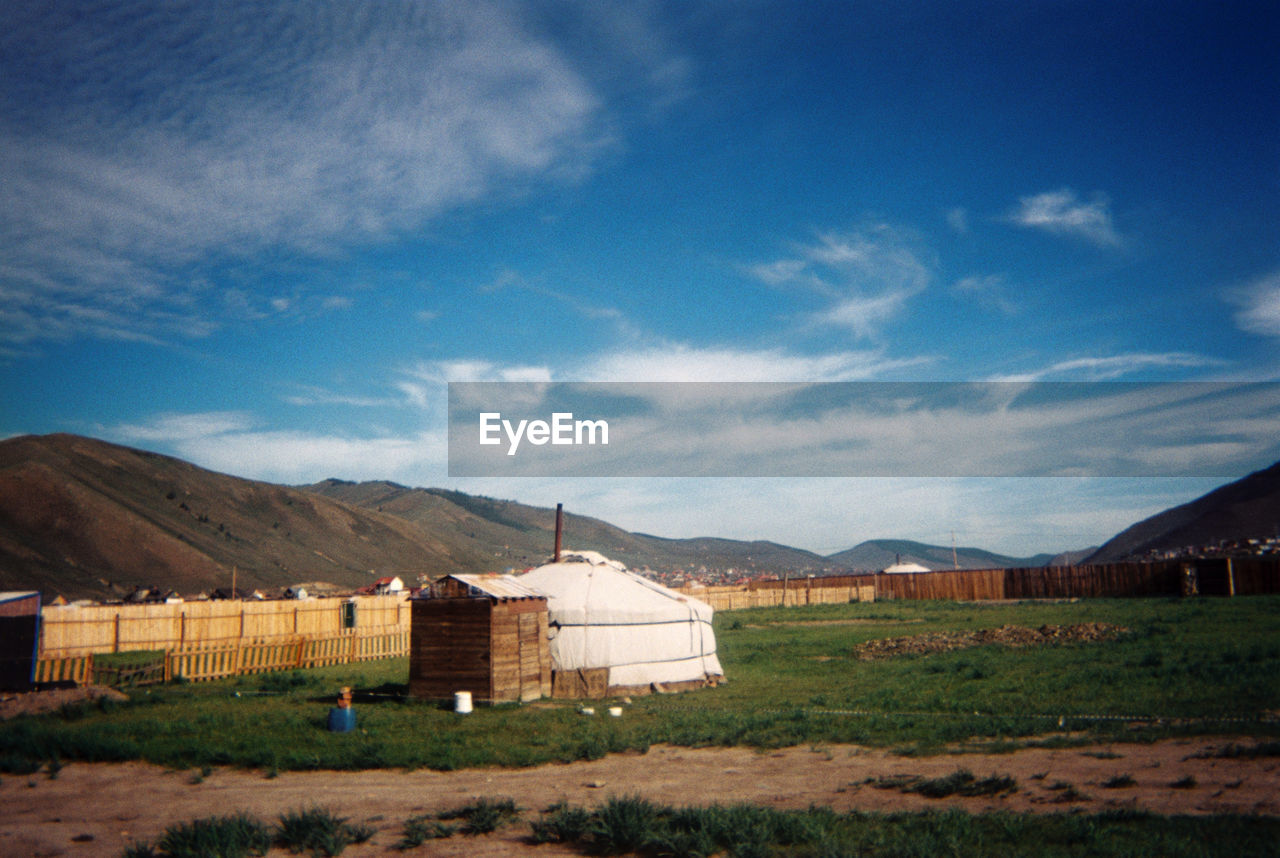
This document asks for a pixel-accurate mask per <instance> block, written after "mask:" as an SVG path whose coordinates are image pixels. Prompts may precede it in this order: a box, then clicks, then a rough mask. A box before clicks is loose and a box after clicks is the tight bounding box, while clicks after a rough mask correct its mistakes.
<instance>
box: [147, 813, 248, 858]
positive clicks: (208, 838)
mask: <svg viewBox="0 0 1280 858" xmlns="http://www.w3.org/2000/svg"><path fill="white" fill-rule="evenodd" d="M159 845H160V849H161V851H162V852H164V853H165V854H166V855H168V856H169V858H207V856H211V855H213V856H218V858H245V856H249V855H266V854H267V850H268V849H270V848H271V834H270V833H269V832H268V831H267V827H266V826H265V825H263V824H262V823H261V822H259V821H258V820H256V819H254V818H253V817H251V816H249V815H247V814H243V813H240V814H235V815H231V816H214V817H208V818H206V819H197V820H196V821H194V822H189V823H182V824H180V825H174V826H170V827H169V828H167V829H166V830H165V832H164V836H163V837H161V838H160V844H159Z"/></svg>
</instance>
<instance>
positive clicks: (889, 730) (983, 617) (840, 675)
mask: <svg viewBox="0 0 1280 858" xmlns="http://www.w3.org/2000/svg"><path fill="white" fill-rule="evenodd" d="M1084 622H1106V623H1113V624H1116V625H1119V626H1123V627H1125V628H1126V629H1128V631H1126V632H1124V633H1123V634H1122V635H1121V636H1120V637H1119V638H1118V639H1117V640H1114V641H1106V642H1096V643H1081V644H1063V645H1049V646H1039V647H1031V648H1021V649H1018V648H1006V647H1001V646H994V645H988V646H982V647H976V648H972V649H965V650H960V651H953V652H946V653H936V654H931V655H918V656H898V657H894V658H889V659H883V660H876V661H861V660H858V659H857V657H856V655H855V653H854V648H855V647H856V646H857V645H858V644H860V643H862V642H865V641H867V640H872V639H879V638H887V637H900V636H905V635H916V634H922V633H925V632H937V631H963V630H974V629H985V628H996V627H999V626H1003V625H1008V624H1013V625H1021V626H1033V627H1035V626H1040V625H1043V624H1054V625H1068V624H1074V623H1084ZM716 631H717V636H718V642H719V648H720V658H721V661H722V663H723V664H724V667H725V671H726V673H727V675H728V677H729V680H730V681H729V682H728V683H727V684H726V685H723V686H721V687H719V688H715V689H707V690H703V691H699V692H693V693H688V694H681V695H670V696H666V695H661V696H650V697H639V698H636V699H635V701H634V703H633V705H632V706H630V707H629V708H628V710H627V713H626V717H624V718H620V719H615V718H602V717H597V718H590V719H588V718H584V717H583V716H582V715H580V714H578V712H577V704H574V703H572V702H568V701H544V702H542V703H540V704H535V705H524V706H514V705H513V706H496V707H491V708H490V707H480V708H478V709H477V710H476V711H475V712H474V713H472V714H471V715H468V716H465V717H464V716H459V715H457V714H455V713H453V712H450V711H448V710H447V709H445V708H443V707H442V706H441V705H438V704H431V703H424V702H416V701H409V700H407V699H406V698H405V690H406V683H407V674H408V668H407V664H406V661H405V660H404V659H397V660H389V661H383V662H374V663H370V664H366V665H353V666H344V667H333V668H325V669H317V670H310V671H296V672H287V673H275V674H262V675H258V676H252V677H242V678H240V679H237V680H225V681H219V682H210V683H199V684H173V683H171V684H168V685H163V686H152V687H150V688H149V689H135V690H133V691H132V692H131V694H132V697H131V700H130V701H129V702H127V703H121V704H110V703H98V704H92V705H80V706H73V707H68V708H66V709H64V710H62V711H61V712H59V713H56V714H52V715H44V716H22V717H19V718H16V719H13V720H11V721H8V722H5V723H3V724H0V771H3V772H15V773H29V772H32V771H35V770H36V769H38V768H40V767H41V766H46V765H52V766H56V765H59V764H60V763H62V762H69V761H73V760H128V759H144V760H148V761H151V762H154V763H159V764H162V765H166V766H171V767H175V768H193V767H195V768H199V767H204V766H219V765H232V766H245V767H255V768H259V769H262V770H264V771H265V772H267V773H268V774H270V773H271V772H272V771H283V770H289V769H363V768H378V767H396V768H423V767H426V768H434V769H441V770H449V769H456V768H462V767H470V766H479V765H493V764H499V765H517V766H523V765H533V764H537V763H542V762H548V761H570V760H577V759H595V758H598V757H601V756H603V755H604V754H606V753H609V752H611V751H621V750H628V749H643V748H646V747H648V746H649V745H650V744H654V743H658V742H668V743H674V744H681V745H692V746H699V745H753V746H758V747H779V746H785V745H795V744H821V743H832V742H855V743H861V744H866V745H873V746H882V747H892V748H895V749H898V750H900V751H902V752H906V753H912V752H914V753H929V752H932V751H936V750H939V749H941V748H942V747H943V746H945V745H947V744H948V743H953V742H957V741H962V740H970V739H975V738H976V739H978V740H980V742H979V745H980V746H982V747H984V748H985V749H987V750H990V749H992V748H997V749H998V748H1003V747H1015V746H1017V745H1019V744H1026V743H1030V742H1065V741H1086V740H1087V741H1097V740H1106V739H1116V738H1120V737H1124V738H1128V739H1137V740H1144V739H1154V738H1160V737H1165V736H1172V735H1188V734H1222V735H1227V734H1230V735H1246V736H1255V737H1258V738H1260V739H1265V738H1269V737H1275V736H1277V735H1280V721H1278V720H1277V719H1276V718H1275V717H1274V714H1275V713H1276V712H1280V597H1269V596H1259V597H1249V598H1236V599H1207V598H1206V599H1190V600H1178V599H1124V600H1120V599H1116V600H1085V601H1077V602H1056V603H1048V602H1046V603H1023V604H1000V605H988V604H970V603H942V602H880V603H874V604H852V605H821V606H814V607H810V608H788V609H760V610H752V611H738V612H733V613H726V612H721V613H720V614H718V615H717V617H716ZM344 685H349V686H351V687H353V688H354V689H356V693H357V697H356V703H355V705H356V710H357V716H358V729H357V731H356V732H355V733H354V734H332V733H329V732H328V731H327V730H326V729H325V719H326V716H327V714H328V710H329V707H330V706H331V705H332V700H333V698H334V696H335V695H336V693H337V691H338V689H339V688H340V687H341V686H344ZM1267 713H1271V716H1270V717H1269V716H1267ZM1065 733H1071V735H1072V738H1071V739H1067V738H1065V737H1064V734H1065ZM1050 734H1053V735H1052V736H1050ZM1273 744H1274V743H1273Z"/></svg>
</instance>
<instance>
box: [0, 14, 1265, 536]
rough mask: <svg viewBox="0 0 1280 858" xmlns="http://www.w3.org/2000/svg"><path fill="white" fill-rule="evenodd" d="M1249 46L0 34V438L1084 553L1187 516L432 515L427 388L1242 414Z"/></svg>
mask: <svg viewBox="0 0 1280 858" xmlns="http://www.w3.org/2000/svg"><path fill="white" fill-rule="evenodd" d="M1277 43H1280V7H1277V6H1276V4H1275V3H1272V2H1244V3H1225V4H1206V3H1182V2H1164V3H1158V4H1157V3H1136V2H1107V3H1090V2H1031V3H1026V2H1022V3H1013V2H1009V3H1005V2H995V3H992V2H975V3H963V2H943V0H932V2H919V3H914V2H892V3H889V2H869V3H857V2H846V3H792V2H786V3H781V2H780V3H768V2H758V3H753V2H733V3H728V2H726V3H716V2H700V3H670V4H666V3H628V4H597V3H582V4H577V3H560V2H537V3H520V4H515V3H495V4H485V3H468V4H444V3H441V4H427V3H418V4H412V3H410V4H401V3H391V2H388V3H376V4H366V3H323V2H317V3H308V4H286V3H265V4H255V3H232V2H220V3H190V4H188V3H173V2H170V3H99V4H77V5H73V4H45V3H32V4H8V5H7V6H6V7H5V8H4V9H3V10H0V247H2V248H3V253H2V254H0V393H2V395H3V400H2V402H3V406H4V407H3V409H2V414H0V433H3V434H5V435H15V434H22V433H28V432H34V433H44V432H54V431H68V432H78V433H83V434H88V435H94V436H97V437H102V438H105V439H108V440H112V441H117V442H121V443H127V444H132V445H135V446H141V447H144V448H147V449H152V450H157V451H160V452H165V453H170V454H174V455H178V456H181V457H183V458H186V459H189V460H192V461H194V462H196V463H198V464H201V465H204V466H206V467H211V468H214V469H217V470H221V471H226V472H229V473H233V474H236V475H240V476H246V477H255V478H262V479H268V480H272V481H278V482H288V483H302V482H310V481H313V480H318V479H321V478H324V477H329V476H336V477H341V478H346V479H376V478H385V479H391V480H395V481H397V482H401V483H405V484H409V485H449V486H454V487H458V488H462V489H464V490H469V491H477V492H482V493H485V494H489V495H494V496H498V497H507V498H513V499H517V500H521V501H525V502H530V503H541V504H554V503H555V502H557V501H563V502H565V503H566V505H567V506H568V507H569V508H570V509H572V510H574V511H577V512H581V513H584V514H589V515H596V516H599V517H602V518H606V519H608V520H610V521H613V522H615V523H618V524H620V525H622V526H625V527H629V528H632V529H641V530H646V531H648V532H653V533H658V534H661V535H665V536H691V535H701V534H714V535H721V536H730V537H737V538H765V539H772V540H775V541H779V542H784V543H788V544H792V545H798V546H801V547H806V548H811V549H814V550H819V551H824V552H825V551H835V550H840V549H843V548H846V547H848V546H850V545H853V544H855V543H857V542H858V541H860V540H862V539H867V538H875V537H908V538H918V539H922V540H925V541H932V542H941V543H946V542H948V541H949V539H950V534H951V533H952V531H954V532H955V533H956V535H957V539H958V540H959V541H960V542H961V543H962V544H971V545H978V546H982V547H986V548H990V549H993V550H1003V551H1008V552H1011V553H1030V552H1033V551H1040V550H1046V551H1057V550H1064V549H1068V548H1076V547H1081V546H1083V545H1087V544H1090V543H1095V542H1098V541H1100V540H1102V539H1105V538H1107V537H1108V536H1110V535H1112V534H1113V533H1114V532H1115V531H1117V530H1119V529H1120V528H1122V527H1124V526H1127V525H1128V524H1130V523H1132V522H1133V521H1135V520H1137V519H1138V518H1141V517H1144V516H1146V515H1148V514H1150V513H1152V512H1155V511H1158V510H1160V509H1163V508H1165V507H1167V506H1169V505H1171V504H1173V503H1179V502H1182V501H1185V500H1188V499H1190V498H1192V497H1195V496H1196V495H1198V494H1200V493H1202V492H1203V491H1205V490H1207V489H1208V488H1211V487H1212V486H1214V485H1217V484H1219V483H1220V482H1222V481H1223V480H1221V479H1207V478H1188V477H1175V476H1156V477H1152V478H1144V479H1134V478H1130V479H1119V478H1110V477H1055V478H1049V479H1037V478H1023V477H1016V478H1015V477H1007V478H1002V479H995V480H989V479H988V480H983V479H970V478H950V479H942V478H933V479H929V478H921V477H918V476H912V477H910V478H906V477H904V478H901V479H894V478H892V477H876V478H862V479H859V478H817V477H804V478H794V479H788V478H786V477H779V478H767V479H766V478H755V479H732V478H720V479H711V480H701V481H695V480H690V479H680V478H662V479H660V478H651V479H618V480H601V479H535V478H522V479H507V480H500V479H490V480H484V479H467V480H458V479H452V480H451V479H450V478H449V477H448V476H447V473H446V468H445V410H446V395H445V383H446V382H448V381H483V380H505V381H543V380H555V381H684V380H692V381H708V380H714V381H787V382H795V381H811V382H823V381H881V380H885V381H991V380H1001V381H1011V380H1017V381H1201V380H1212V381H1276V380H1280V355H1278V352H1277V348H1276V347H1277V342H1278V338H1280V111H1277V110H1276V108H1275V105H1276V104H1277V103H1280V60H1278V59H1277V53H1276V51H1275V50H1274V46H1275V44H1277ZM1254 429H1255V431H1254V433H1253V434H1252V435H1250V436H1249V437H1250V438H1252V439H1255V440H1256V439H1257V438H1258V437H1261V436H1260V434H1259V432H1261V434H1265V432H1266V429H1265V416H1264V423H1263V427H1262V429H1261V430H1258V427H1256V426H1255V427H1254ZM973 443H974V444H975V445H980V444H982V443H983V441H982V437H981V435H980V434H978V435H976V436H975V438H974V441H973ZM1219 452H1220V450H1219V449H1218V448H1217V447H1213V446H1212V445H1206V448H1205V449H1204V450H1203V451H1200V452H1197V451H1196V450H1194V449H1188V450H1187V451H1186V455H1187V456H1188V457H1189V458H1192V459H1195V458H1197V457H1200V456H1204V457H1208V458H1209V460H1210V461H1211V462H1212V461H1213V459H1212V457H1213V456H1215V455H1218V454H1219ZM1246 458H1247V457H1246ZM1248 467H1249V466H1248V465H1247V464H1246V459H1245V458H1239V457H1237V458H1228V459H1223V460H1222V461H1221V463H1220V469H1221V471H1222V476H1223V477H1225V478H1232V477H1237V476H1242V475H1243V474H1244V473H1245V472H1247V470H1248ZM1171 473H1172V471H1171Z"/></svg>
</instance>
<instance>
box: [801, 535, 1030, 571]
mask: <svg viewBox="0 0 1280 858" xmlns="http://www.w3.org/2000/svg"><path fill="white" fill-rule="evenodd" d="M1052 559H1053V556H1052V555H1049V554H1037V555H1034V556H1032V557H1009V556H1007V555H1004V554H995V553H993V552H990V551H984V550H983V549H981V548H960V547H957V548H956V549H955V556H954V559H953V557H952V551H951V548H950V547H949V546H942V545H928V544H926V543H923V542H912V541H910V540H907V539H872V540H868V541H867V542H863V543H860V544H858V545H855V546H854V547H853V548H850V549H848V550H846V551H841V552H840V553H839V554H832V555H831V556H830V557H828V558H827V563H829V564H831V565H834V566H840V567H845V568H848V569H854V570H860V571H870V572H878V571H880V570H881V569H884V568H885V567H887V566H890V565H892V564H893V563H895V562H897V561H898V560H901V561H902V562H903V563H919V564H920V565H921V566H925V567H927V568H929V569H931V570H933V571H939V570H943V569H956V568H959V569H1005V568H1011V567H1020V566H1044V565H1046V564H1047V563H1048V562H1049V561H1050V560H1052Z"/></svg>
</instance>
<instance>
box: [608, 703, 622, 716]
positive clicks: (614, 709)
mask: <svg viewBox="0 0 1280 858" xmlns="http://www.w3.org/2000/svg"><path fill="white" fill-rule="evenodd" d="M609 714H610V715H612V716H613V717H614V718H621V717H622V707H621V706H610V707H609Z"/></svg>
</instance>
